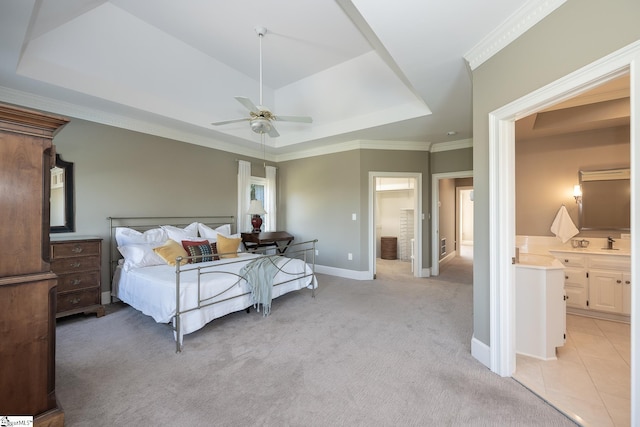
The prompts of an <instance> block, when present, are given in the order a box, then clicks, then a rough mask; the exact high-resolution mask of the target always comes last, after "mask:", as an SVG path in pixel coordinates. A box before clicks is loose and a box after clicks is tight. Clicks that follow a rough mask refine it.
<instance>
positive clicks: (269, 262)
mask: <svg viewBox="0 0 640 427" xmlns="http://www.w3.org/2000/svg"><path fill="white" fill-rule="evenodd" d="M277 273H278V267H277V266H276V265H275V260H274V259H272V258H270V257H263V258H256V259H254V260H253V261H251V262H249V263H248V264H247V265H245V266H244V267H242V269H241V270H240V275H241V276H242V277H244V279H245V280H246V281H247V283H248V284H249V287H250V288H251V298H252V300H253V305H254V307H256V308H257V310H258V312H260V305H262V315H263V316H268V315H269V313H270V312H271V290H272V289H273V278H274V277H275V275H276V274H277Z"/></svg>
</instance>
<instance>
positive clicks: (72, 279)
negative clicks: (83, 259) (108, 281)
mask: <svg viewBox="0 0 640 427" xmlns="http://www.w3.org/2000/svg"><path fill="white" fill-rule="evenodd" d="M99 286H100V273H99V272H98V271H86V272H81V273H73V274H63V275H59V276H58V292H68V291H77V290H79V289H86V288H98V287H99Z"/></svg>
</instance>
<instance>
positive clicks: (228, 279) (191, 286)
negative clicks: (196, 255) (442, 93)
mask: <svg viewBox="0 0 640 427" xmlns="http://www.w3.org/2000/svg"><path fill="white" fill-rule="evenodd" d="M256 257H257V255H253V254H248V253H241V254H239V257H238V258H232V259H224V260H220V261H211V262H205V263H198V264H189V265H187V266H184V267H182V269H183V270H184V271H182V272H181V274H180V312H181V313H182V314H181V316H180V336H182V335H185V334H189V333H191V332H194V331H196V330H198V329H200V328H202V327H203V326H204V325H206V324H207V323H208V322H210V321H212V320H213V319H216V318H218V317H222V316H224V315H226V314H229V313H232V312H235V311H239V310H244V309H246V308H247V307H250V306H251V305H253V301H252V299H251V290H250V288H249V285H248V284H247V282H246V281H244V280H238V279H239V277H238V276H237V274H238V273H239V271H240V269H241V268H242V267H243V266H244V265H245V264H247V263H248V262H249V261H251V260H252V259H254V258H256ZM230 261H231V262H230ZM236 261H237V262H236ZM278 266H279V267H280V268H281V269H282V270H283V271H279V272H278V273H277V274H276V276H275V277H274V281H273V283H274V284H276V283H281V282H285V281H288V282H286V283H284V284H282V285H278V286H275V287H274V288H273V293H272V297H273V298H277V297H278V296H280V295H283V294H285V293H287V292H291V291H294V290H299V289H302V288H305V287H307V288H316V287H317V286H318V284H317V281H316V278H315V276H314V275H312V273H313V272H312V270H311V268H310V267H309V266H308V265H307V264H305V263H304V262H303V261H302V260H299V259H290V258H284V257H278ZM198 267H199V268H202V270H201V271H202V272H203V273H204V272H206V274H202V275H201V276H200V277H201V279H200V280H201V284H200V297H201V299H203V298H210V297H213V298H212V301H215V302H216V304H214V305H211V306H208V307H204V308H202V309H196V310H193V311H189V312H186V313H185V310H188V309H190V308H196V307H197V306H198V283H197V277H198V274H197V271H196V268H198ZM305 273H306V274H308V275H309V276H307V277H304V278H296V276H295V275H297V276H301V275H303V274H305ZM291 279H294V280H291ZM289 280H290V281H289ZM113 293H114V296H116V297H117V298H119V299H120V300H122V301H124V302H125V303H127V304H129V305H130V306H132V307H133V308H135V309H137V310H139V311H141V312H143V313H144V314H146V315H148V316H151V317H153V318H154V319H155V321H156V322H158V323H169V322H171V321H174V316H175V314H176V269H175V267H172V266H169V265H157V266H151V267H142V268H134V269H130V270H129V271H125V270H124V269H122V268H120V267H119V268H118V270H117V271H116V274H115V276H114V279H113ZM230 297H236V298H230ZM229 298H230V299H229Z"/></svg>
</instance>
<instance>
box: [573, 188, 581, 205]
mask: <svg viewBox="0 0 640 427" xmlns="http://www.w3.org/2000/svg"><path fill="white" fill-rule="evenodd" d="M573 197H574V198H575V199H576V203H582V188H580V185H579V184H578V185H574V186H573Z"/></svg>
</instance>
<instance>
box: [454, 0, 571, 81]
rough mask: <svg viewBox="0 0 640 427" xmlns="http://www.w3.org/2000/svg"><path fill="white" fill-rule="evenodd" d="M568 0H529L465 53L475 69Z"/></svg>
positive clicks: (470, 65)
mask: <svg viewBox="0 0 640 427" xmlns="http://www.w3.org/2000/svg"><path fill="white" fill-rule="evenodd" d="M566 1H567V0H529V1H528V2H526V3H525V4H524V5H523V6H522V7H520V9H518V10H517V11H516V12H515V13H513V15H511V16H510V17H509V18H507V20H506V21H504V22H503V23H502V24H500V25H499V26H498V27H496V28H495V29H494V30H493V31H491V32H490V33H489V34H487V36H486V37H484V38H483V39H482V40H481V41H480V42H479V43H478V44H477V45H475V46H474V47H473V48H472V49H471V50H470V51H469V52H467V53H466V54H465V55H464V59H466V60H467V62H468V63H469V67H470V68H471V70H472V71H473V70H475V69H476V68H478V67H479V66H480V65H482V64H483V63H484V62H485V61H487V60H488V59H489V58H491V57H492V56H493V55H495V54H496V53H498V52H500V51H501V50H502V49H504V48H505V47H506V46H508V45H509V44H510V43H511V42H512V41H514V40H515V39H517V38H518V37H520V36H521V35H522V34H524V33H525V32H527V31H528V30H529V29H530V28H531V27H533V26H534V25H536V24H537V23H538V22H540V21H542V20H543V19H544V18H545V17H547V16H548V15H550V14H551V13H552V12H553V11H555V10H556V9H557V8H559V7H560V6H562V5H563V4H564V3H565V2H566Z"/></svg>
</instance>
